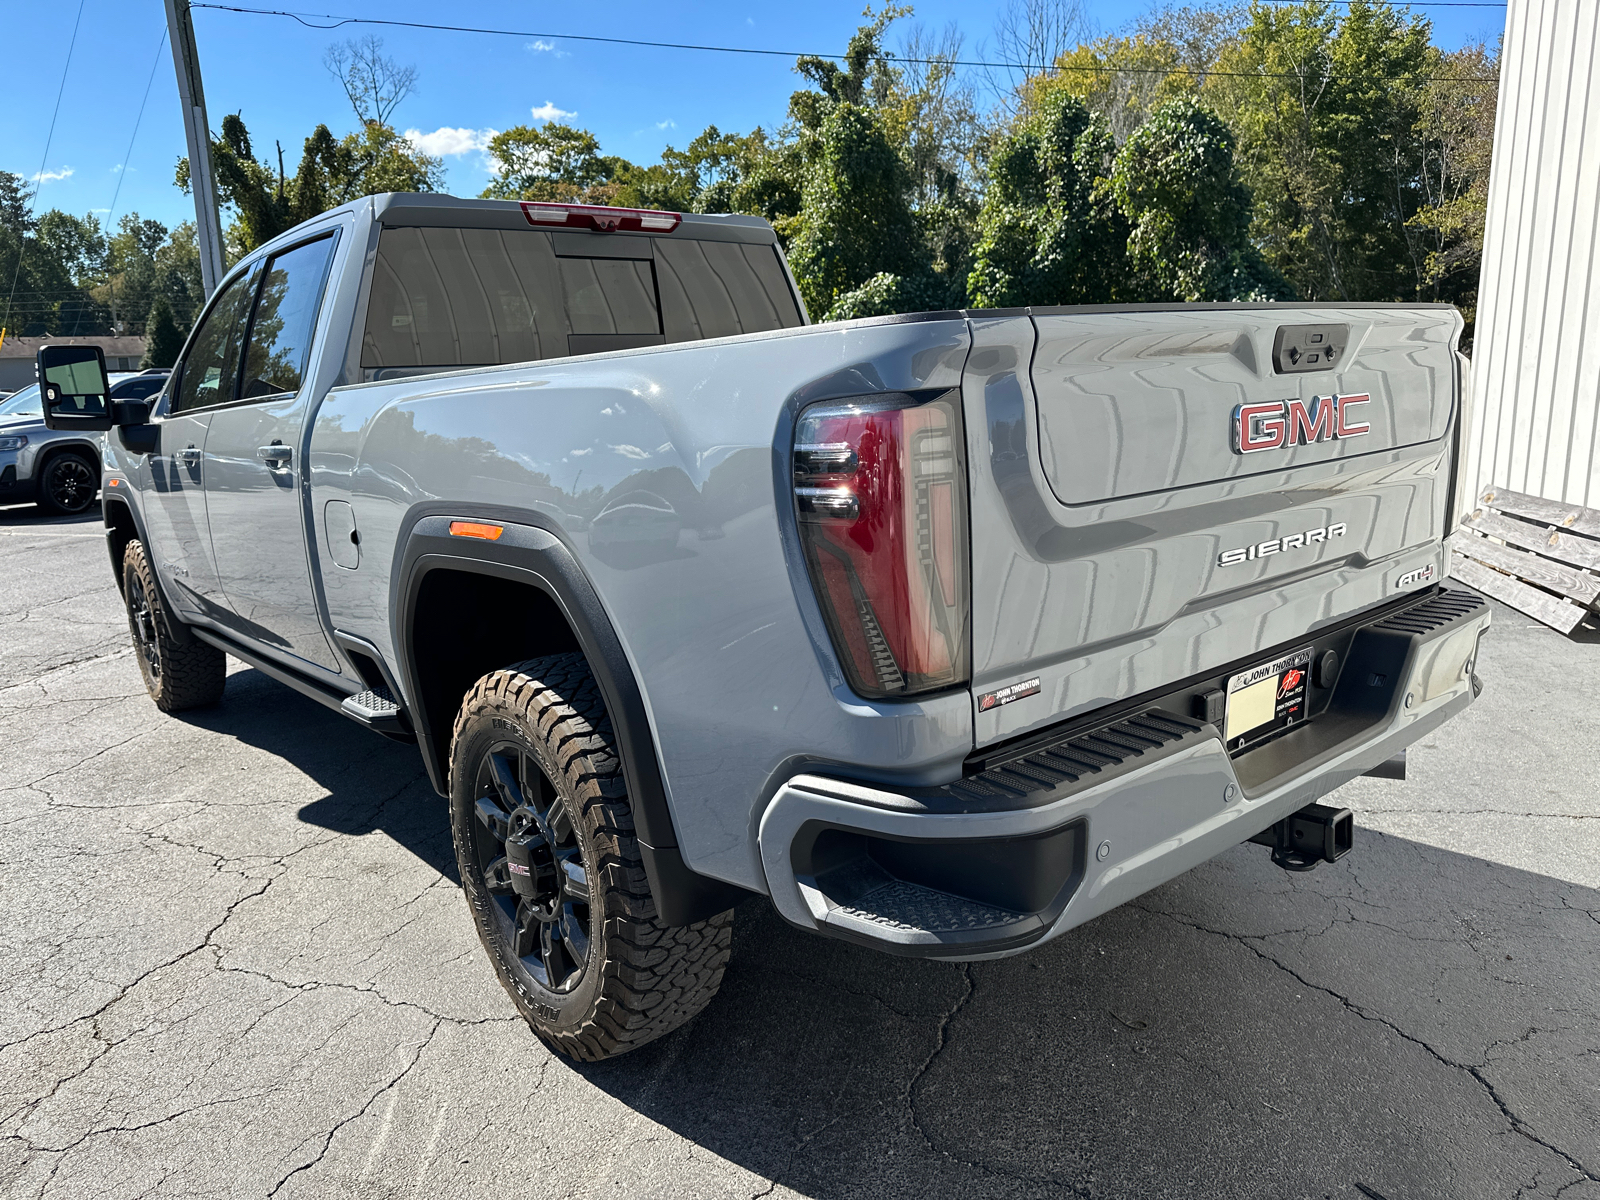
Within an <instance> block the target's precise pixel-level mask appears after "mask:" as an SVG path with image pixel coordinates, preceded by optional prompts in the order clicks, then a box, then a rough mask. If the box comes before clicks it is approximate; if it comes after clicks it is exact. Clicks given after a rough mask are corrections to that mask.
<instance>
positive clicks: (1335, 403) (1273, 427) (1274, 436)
mask: <svg viewBox="0 0 1600 1200" xmlns="http://www.w3.org/2000/svg"><path fill="white" fill-rule="evenodd" d="M1371 400H1372V397H1371V396H1369V395H1368V394H1367V393H1366V392H1359V393H1357V394H1355V395H1353V396H1340V395H1337V394H1335V395H1332V396H1313V397H1311V404H1310V407H1307V406H1306V403H1305V402H1304V401H1302V400H1269V401H1267V402H1266V403H1264V404H1240V405H1238V406H1236V407H1235V408H1234V410H1233V452H1234V453H1235V454H1254V453H1255V452H1256V451H1258V450H1278V449H1281V448H1283V447H1286V446H1309V445H1310V444H1311V443H1312V442H1330V441H1336V440H1338V439H1341V438H1352V437H1360V436H1361V435H1362V434H1363V433H1370V432H1371V431H1372V426H1371V425H1368V424H1358V423H1357V422H1356V421H1355V420H1354V419H1353V418H1354V417H1355V416H1356V415H1357V414H1354V413H1352V412H1351V411H1350V410H1351V409H1352V408H1355V407H1356V406H1357V405H1360V404H1368V403H1370V402H1371Z"/></svg>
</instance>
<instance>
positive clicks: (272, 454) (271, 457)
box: [256, 442, 294, 471]
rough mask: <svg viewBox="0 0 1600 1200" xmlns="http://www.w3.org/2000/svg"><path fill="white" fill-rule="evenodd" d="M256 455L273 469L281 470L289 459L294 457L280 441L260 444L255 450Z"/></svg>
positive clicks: (287, 463)
mask: <svg viewBox="0 0 1600 1200" xmlns="http://www.w3.org/2000/svg"><path fill="white" fill-rule="evenodd" d="M256 457H257V458H259V459H260V460H261V461H262V462H264V463H266V464H267V466H269V467H271V468H272V469H273V470H274V471H281V470H283V469H284V468H285V467H287V466H288V465H289V460H290V459H291V458H293V457H294V452H293V451H291V450H290V449H289V447H287V446H285V445H284V444H283V443H282V442H273V443H272V445H270V446H262V447H261V448H260V449H259V450H257V451H256Z"/></svg>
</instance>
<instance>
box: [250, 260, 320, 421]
mask: <svg viewBox="0 0 1600 1200" xmlns="http://www.w3.org/2000/svg"><path fill="white" fill-rule="evenodd" d="M332 251H333V238H332V237H331V236H330V237H323V238H318V239H317V240H316V241H314V242H307V243H305V245H303V246H296V247H295V248H294V249H292V250H286V251H284V252H283V253H282V254H277V255H274V256H273V258H272V260H271V261H270V262H268V263H267V269H266V272H265V274H264V277H263V278H262V281H261V296H260V298H259V299H258V300H257V301H256V311H255V316H254V318H253V319H252V320H251V322H250V346H249V351H248V353H247V354H246V355H245V365H244V389H243V391H242V392H241V393H240V397H239V398H240V399H242V400H254V399H257V398H259V397H262V396H278V395H283V394H284V393H292V392H298V391H299V390H300V387H301V385H302V384H303V383H304V382H305V371H306V364H307V363H308V361H309V360H310V356H311V338H312V335H313V334H314V333H315V332H316V327H317V310H318V309H319V308H320V307H321V305H322V286H323V281H324V280H325V278H326V277H327V273H328V258H329V255H330V254H331V253H332Z"/></svg>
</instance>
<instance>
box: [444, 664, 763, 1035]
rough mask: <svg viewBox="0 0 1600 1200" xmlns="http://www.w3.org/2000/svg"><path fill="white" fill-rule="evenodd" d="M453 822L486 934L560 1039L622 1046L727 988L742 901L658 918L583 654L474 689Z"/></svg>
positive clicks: (460, 742)
mask: <svg viewBox="0 0 1600 1200" xmlns="http://www.w3.org/2000/svg"><path fill="white" fill-rule="evenodd" d="M450 825H451V830H452V833H453V835H454V839H455V847H456V860H457V862H458V864H459V865H460V868H461V882H462V886H463V888H464V890H465V892H466V896H467V902H468V904H469V905H470V906H471V908H472V916H473V921H474V922H475V923H476V925H477V929H478V938H479V940H481V941H482V942H483V946H484V949H486V950H487V951H488V952H489V957H490V959H491V960H492V961H493V963H494V968H495V972H496V974H498V975H499V977H500V982H501V984H502V985H504V987H505V989H506V991H507V993H508V994H509V995H510V996H511V999H512V1000H513V1001H514V1002H515V1003H516V1006H517V1009H518V1010H519V1011H520V1012H521V1013H522V1015H523V1017H524V1018H525V1019H526V1020H527V1022H528V1024H529V1026H530V1027H531V1028H532V1029H533V1031H534V1033H536V1034H538V1036H539V1037H540V1038H542V1039H543V1040H544V1041H545V1042H546V1043H547V1044H548V1045H549V1046H551V1047H552V1048H553V1049H555V1050H558V1051H560V1052H561V1053H562V1054H565V1055H567V1056H568V1057H569V1058H575V1059H582V1060H588V1061H593V1060H596V1059H602V1058H609V1057H612V1056H614V1055H617V1054H621V1053H623V1052H624V1051H627V1050H631V1049H633V1048H634V1047H635V1046H640V1045H643V1044H644V1043H645V1042H648V1041H651V1040H653V1039H655V1038H658V1037H660V1036H662V1035H663V1034H665V1033H669V1032H671V1031H672V1030H674V1029H676V1028H677V1027H678V1026H680V1025H682V1024H683V1023H684V1022H686V1021H688V1020H689V1019H690V1018H691V1017H693V1016H694V1015H695V1014H696V1013H698V1012H699V1011H700V1010H701V1009H703V1008H704V1007H705V1006H706V1005H707V1004H709V1003H710V1002H711V999H712V997H714V996H715V995H716V994H717V988H718V987H719V986H721V983H722V973H723V969H724V967H726V965H727V962H728V954H729V949H730V946H731V944H732V940H733V914H732V912H725V913H721V914H719V915H717V916H715V917H712V918H711V919H710V920H707V921H701V922H698V923H696V924H694V925H688V926H682V927H672V926H667V925H663V924H662V923H661V921H660V920H659V919H658V917H657V915H656V907H655V900H654V898H653V897H652V896H651V894H650V885H649V882H648V880H647V879H646V878H645V872H644V863H643V860H642V859H641V857H640V854H639V842H638V839H637V838H636V836H635V835H634V828H633V813H632V811H631V809H630V808H629V806H628V797H627V790H626V785H625V783H624V780H623V777H622V764H621V761H620V759H619V758H618V755H617V752H616V747H615V737H614V735H613V733H612V729H611V722H610V719H609V717H608V716H607V715H606V711H605V705H604V704H603V703H602V701H601V699H600V692H599V688H598V687H597V685H596V684H595V681H594V677H593V676H592V675H591V674H590V672H589V669H588V666H587V665H586V663H585V662H584V659H583V656H582V655H581V654H556V655H551V656H549V657H546V658H535V659H530V660H528V661H527V662H523V663H518V664H516V665H515V666H512V667H508V668H506V669H505V670H501V671H495V672H492V673H491V674H488V675H485V676H484V677H483V678H482V679H480V680H478V682H477V684H476V685H475V686H474V687H473V689H472V690H471V691H470V692H469V693H468V694H467V697H466V700H465V702H464V703H463V704H462V706H461V710H460V713H459V715H458V716H457V717H456V723H455V734H454V740H453V742H452V745H451V751H450Z"/></svg>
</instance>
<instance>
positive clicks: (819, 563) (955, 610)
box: [794, 391, 971, 699]
mask: <svg viewBox="0 0 1600 1200" xmlns="http://www.w3.org/2000/svg"><path fill="white" fill-rule="evenodd" d="M965 448H966V441H965V437H964V433H963V430H962V424H961V395H960V393H959V392H958V391H950V392H945V393H943V394H939V395H928V396H918V395H916V394H913V393H906V392H898V393H890V394H887V395H881V396H863V397H859V398H856V399H850V400H827V401H823V402H821V403H818V404H813V405H812V406H811V407H809V408H807V409H805V410H804V411H803V412H801V414H800V419H799V421H798V422H797V423H796V425H795V444H794V497H795V513H796V517H797V519H798V523H799V528H800V542H801V545H802V546H803V547H804V550H805V556H806V567H807V570H808V571H809V572H810V576H811V585H812V588H813V589H814V590H815V592H816V595H817V602H818V604H819V605H820V606H821V608H822V616H823V619H824V620H825V621H826V622H827V625H828V633H829V635H830V637H831V638H832V640H833V648H834V652H835V653H836V654H837V655H838V658H839V663H840V665H841V666H842V667H843V669H844V672H845V675H846V676H847V678H848V679H849V682H850V686H851V688H852V689H853V690H854V691H856V692H857V693H858V694H859V695H862V696H865V697H869V698H873V699H883V698H894V697H902V696H913V695H917V694H920V693H923V692H931V691H937V690H940V689H943V688H949V687H955V686H959V685H961V684H964V683H966V682H967V680H968V679H969V678H970V675H971V655H970V649H969V643H970V638H969V632H968V627H969V624H970V621H971V600H970V575H971V558H970V556H969V554H968V549H967V539H968V532H967V472H966V456H965Z"/></svg>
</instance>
